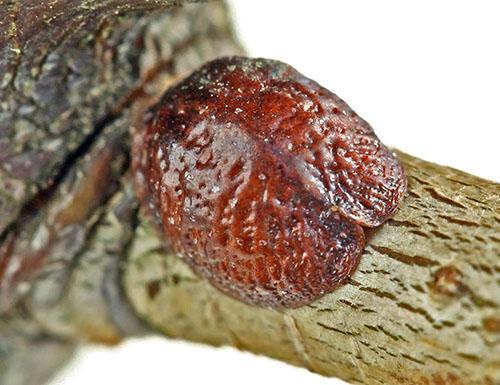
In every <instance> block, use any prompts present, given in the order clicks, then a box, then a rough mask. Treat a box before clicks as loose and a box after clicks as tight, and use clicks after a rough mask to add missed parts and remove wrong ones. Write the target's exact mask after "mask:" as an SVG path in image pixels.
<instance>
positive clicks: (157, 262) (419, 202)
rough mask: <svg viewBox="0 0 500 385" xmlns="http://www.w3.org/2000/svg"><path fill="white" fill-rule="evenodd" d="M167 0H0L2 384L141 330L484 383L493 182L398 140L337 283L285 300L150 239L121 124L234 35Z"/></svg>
mask: <svg viewBox="0 0 500 385" xmlns="http://www.w3.org/2000/svg"><path fill="white" fill-rule="evenodd" d="M173 3H174V1H170V0H158V1H148V0H127V1H125V0H105V1H95V0H90V1H81V0H55V1H51V2H50V5H51V7H49V2H47V1H38V0H37V1H35V0H23V1H20V0H18V1H2V0H0V384H8V385H12V384H16V385H17V384H30V385H32V384H36V383H42V382H43V381H45V380H46V379H47V378H48V377H49V376H50V375H51V373H52V372H53V370H55V369H57V368H58V367H59V366H60V365H62V364H63V363H64V361H65V360H66V359H67V358H68V357H69V356H70V355H71V353H72V351H73V349H74V348H75V346H76V344H78V343H83V342H87V341H92V342H99V343H105V344H115V343H118V342H119V341H121V340H122V339H123V338H126V337H128V336H131V335H141V334H145V333H151V332H153V331H154V330H156V331H160V332H161V333H163V334H165V335H167V336H172V337H176V338H186V339H190V340H195V341H200V342H204V343H210V344H214V345H221V344H230V345H233V346H236V347H237V348H240V349H247V350H250V351H254V352H257V353H261V354H266V355H268V356H271V357H276V358H279V359H282V360H285V361H287V362H290V363H292V364H295V365H301V366H305V367H307V368H309V369H311V370H313V371H316V372H318V373H322V374H325V375H329V376H337V377H340V378H343V379H345V380H347V381H350V382H353V383H363V384H436V385H441V384H454V385H456V384H464V385H465V384H467V385H468V384H487V385H491V384H494V385H495V384H500V309H499V306H500V197H499V190H500V188H499V187H500V186H499V185H498V184H495V183H493V182H488V181H484V180H481V179H478V178H476V177H473V176H470V175H467V174H464V173H461V172H459V171H456V170H452V169H449V168H446V167H442V166H437V165H434V164H431V163H427V162H424V161H421V160H418V159H416V158H413V157H411V156H408V155H404V154H402V153H401V154H399V156H400V157H401V159H402V160H403V162H404V163H405V165H406V169H407V171H408V174H409V177H410V180H409V183H410V186H409V195H408V197H407V198H406V199H405V201H404V203H403V205H402V206H401V208H400V209H399V211H398V212H397V214H396V215H395V216H394V218H393V219H391V220H390V221H389V222H388V223H387V224H385V225H384V226H382V227H381V228H380V229H376V230H374V231H371V232H370V234H368V235H369V236H368V239H369V242H368V246H367V248H366V251H365V254H364V256H363V258H362V262H361V264H360V266H359V268H358V270H357V272H356V274H355V275H354V276H353V278H352V280H351V281H350V283H349V284H348V285H346V286H344V287H342V288H340V289H339V290H337V291H335V292H334V293H331V294H329V295H327V296H325V297H323V298H322V299H321V300H319V301H317V302H315V303H313V304H311V305H309V306H305V307H302V308H300V309H296V310H290V311H282V312H280V311H271V310H266V309H260V308H256V307H251V306H247V305H244V304H241V303H238V302H236V301H235V300H232V299H230V298H227V297H225V296H223V295H222V294H220V293H219V292H217V291H216V290H214V289H213V288H211V287H210V286H209V285H208V284H206V283H205V282H203V281H201V280H200V279H199V278H197V277H196V276H194V275H193V274H192V273H191V271H190V270H189V269H188V268H187V266H186V265H184V264H183V263H182V262H181V261H180V260H179V259H177V258H176V257H174V256H173V255H171V254H170V253H169V252H168V250H165V248H164V245H163V242H162V240H161V238H160V237H159V236H158V234H157V233H156V232H155V231H154V230H153V228H152V226H151V224H150V223H149V221H148V220H147V219H145V218H144V217H143V216H142V215H141V214H140V212H139V207H138V203H137V200H136V198H135V193H134V191H133V189H132V186H131V178H130V175H129V158H128V153H129V135H128V130H129V129H130V126H131V125H132V126H133V125H134V122H135V121H136V119H137V116H139V115H140V113H141V111H143V110H144V108H145V107H146V106H147V105H148V104H149V103H150V102H151V101H153V100H155V99H156V98H157V97H158V95H160V94H161V93H162V92H163V91H164V90H165V88H166V87H168V86H169V85H170V84H172V83H173V82H175V81H177V80H178V79H179V78H181V77H183V76H184V75H186V74H187V73H189V72H190V71H191V70H192V69H194V68H195V67H197V66H198V65H200V64H201V63H203V62H204V61H206V60H210V59H212V58H214V57H216V56H222V55H227V54H234V53H241V52H242V50H241V48H240V46H239V45H238V43H237V41H236V40H235V38H234V36H233V33H232V30H231V26H230V23H229V19H228V16H227V11H226V8H225V7H224V5H223V4H220V3H217V2H210V3H208V4H198V5H189V6H185V7H179V8H172V9H170V10H169V11H164V10H160V9H163V8H169V7H170V6H171V5H172V4H173ZM146 11H154V12H152V13H147V12H146ZM40 354H43V356H44V360H43V361H42V360H37V359H36V357H37V355H38V356H39V355H40ZM27 367H30V368H32V369H31V370H30V371H27V370H19V368H27Z"/></svg>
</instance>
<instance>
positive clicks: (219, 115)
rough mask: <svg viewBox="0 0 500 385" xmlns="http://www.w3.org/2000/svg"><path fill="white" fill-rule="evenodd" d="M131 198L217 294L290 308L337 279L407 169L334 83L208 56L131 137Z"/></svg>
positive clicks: (385, 211) (396, 194) (400, 189)
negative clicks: (332, 88) (135, 196)
mask: <svg viewBox="0 0 500 385" xmlns="http://www.w3.org/2000/svg"><path fill="white" fill-rule="evenodd" d="M133 167H134V174H135V180H136V186H137V190H138V195H139V196H140V198H141V200H142V202H143V204H144V205H145V206H147V207H148V208H149V211H150V212H151V214H152V215H153V217H154V218H156V221H157V223H158V224H159V226H160V228H161V230H162V232H163V233H164V235H165V237H166V239H167V241H168V242H169V243H170V245H171V246H172V248H173V249H174V250H175V251H176V252H177V253H178V254H179V256H180V257H181V258H182V259H183V260H185V261H186V262H187V263H188V264H189V265H190V266H191V267H192V268H193V269H194V271H195V272H196V273H197V274H199V275H200V276H202V277H204V278H205V279H207V280H208V281H209V282H210V283H211V284H213V285H214V286H215V287H217V288H218V289H219V290H221V291H222V292H224V293H226V294H228V295H230V296H232V297H234V298H237V299H239V300H241V301H244V302H246V303H251V304H255V305H259V306H264V307H278V308H279V307H298V306H301V305H304V304H307V303H309V302H311V301H313V300H315V299H317V298H319V297H320V296H322V295H323V294H325V293H328V292H330V291H332V290H334V289H335V288H336V287H338V286H339V285H342V284H343V283H345V282H346V280H347V278H348V277H349V276H350V275H351V274H352V273H353V271H354V270H355V269H356V266H357V264H358V262H359V259H360V257H361V254H362V252H363V248H364V244H365V241H364V231H363V227H362V226H366V227H374V226H378V225H380V224H382V223H383V222H384V221H385V220H386V219H387V218H388V217H389V216H390V215H391V214H392V213H393V212H394V211H395V209H396V208H397V205H398V203H399V202H400V200H401V199H402V197H403V195H404V193H405V191H406V177H405V173H404V170H403V168H402V166H401V165H400V163H399V162H398V160H397V159H396V158H395V156H394V155H393V154H392V153H391V151H390V150H389V149H387V148H386V147H385V146H384V145H383V144H382V143H381V142H380V141H379V139H378V138H377V136H376V135H375V133H374V132H373V129H372V128H371V126H370V125H369V124H368V123H367V122H366V121H364V120H363V119H361V118H360V117H359V116H358V115H357V114H356V113H355V112H354V111H352V110H351V108H350V107H349V106H348V105H347V104H346V103H345V102H344V101H342V100H341V99H340V98H339V97H337V96H336V95H335V94H333V93H332V92H330V91H328V90H327V89H325V88H323V87H321V86H320V85H318V84H317V83H316V82H314V81H312V80H310V79H308V78H306V77H304V76H303V75H301V74H300V73H299V72H297V71H296V70H295V69H293V68H292V67H290V66H288V65H286V64H284V63H281V62H277V61H273V60H265V59H249V58H243V57H228V58H222V59H218V60H215V61H212V62H210V63H208V64H206V65H204V66H203V67H201V68H200V69H199V70H198V71H196V72H195V73H193V74H192V75H191V76H190V77H188V78H187V79H186V80H184V81H182V82H181V83H180V84H178V85H176V86H174V87H173V88H171V89H169V90H168V91H167V92H166V94H165V95H164V96H163V98H162V99H161V101H160V102H159V103H158V104H157V105H156V106H154V107H153V108H152V109H151V111H150V112H149V113H148V114H147V117H146V118H145V123H144V127H143V128H142V129H141V130H138V132H137V133H136V134H135V137H134V146H133Z"/></svg>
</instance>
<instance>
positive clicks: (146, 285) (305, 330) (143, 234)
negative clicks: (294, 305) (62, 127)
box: [123, 153, 500, 385]
mask: <svg viewBox="0 0 500 385" xmlns="http://www.w3.org/2000/svg"><path fill="white" fill-rule="evenodd" d="M398 154H399V157H400V158H401V159H402V161H403V162H404V165H405V167H406V170H407V172H408V175H409V192H408V195H407V197H406V198H405V200H404V202H403V203H402V205H401V207H400V208H399V210H398V211H397V213H396V214H395V216H394V217H393V218H392V219H391V220H389V221H388V223H386V224H385V225H383V226H382V227H381V228H380V229H378V230H375V231H373V232H372V234H371V235H370V237H369V242H368V245H367V247H366V251H365V253H364V256H363V258H362V261H361V264H360V266H359V268H358V270H357V272H356V273H355V274H354V276H353V277H352V281H351V282H350V283H349V284H347V285H345V286H343V287H341V288H340V289H338V290H336V291H335V292H333V293H331V294H328V295H326V296H325V297H323V298H322V299H321V300H319V301H316V302H315V303H312V304H310V305H309V306H305V307H303V308H300V309H296V310H288V311H274V310H265V309H260V308H256V307H251V306H247V305H244V304H242V303H239V302H237V301H235V300H233V299H230V298H227V297H226V296H224V295H222V294H220V293H219V292H217V291H216V290H214V289H213V288H211V287H210V286H209V285H208V284H207V283H205V282H204V281H201V280H200V279H198V278H197V277H195V276H194V275H193V274H192V273H191V272H190V270H189V269H188V268H187V267H186V266H185V265H184V264H183V263H182V262H181V261H180V260H179V259H178V258H176V257H174V256H172V255H169V254H168V253H166V252H165V250H164V249H163V248H162V242H161V241H160V240H159V238H158V237H157V235H156V232H155V231H154V230H153V229H152V228H151V227H150V225H149V224H148V222H147V221H144V220H143V221H142V223H141V225H140V226H139V227H138V228H137V230H136V231H137V233H136V237H135V239H134V242H133V245H132V247H131V249H130V254H129V259H128V261H127V263H126V264H125V265H124V276H123V279H124V284H125V288H126V291H127V295H128V296H129V298H130V300H131V302H132V304H133V306H134V307H135V308H136V309H137V311H138V312H139V314H140V315H141V317H142V318H143V319H144V320H146V321H147V322H149V323H151V324H152V325H154V326H155V328H157V330H158V331H160V332H161V333H164V334H165V335H167V336H171V337H175V338H183V339H189V340H194V341H200V342H204V343H209V344H214V345H221V344H229V345H233V346H236V347H237V348H240V349H244V350H250V351H253V352H257V353H260V354H265V355H268V356H271V357H276V358H278V359H281V360H285V361H288V362H291V363H293V364H295V365H300V366H305V367H307V368H309V369H310V370H312V371H315V372H319V373H322V374H325V375H328V376H336V377H340V378H342V379H344V380H346V381H349V382H352V383H360V384H464V385H472V384H485V385H489V384H495V385H496V384H500V307H499V306H500V194H499V193H500V185H498V184H496V183H493V182H489V181H486V180H482V179H479V178H476V177H474V176H472V175H468V174H465V173H463V172H460V171H457V170H454V169H451V168H447V167H442V166H439V165H436V164H432V163H428V162H425V161H422V160H419V159H417V158H414V157H411V156H409V155H406V154H403V153H398Z"/></svg>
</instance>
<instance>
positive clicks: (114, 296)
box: [0, 0, 242, 385]
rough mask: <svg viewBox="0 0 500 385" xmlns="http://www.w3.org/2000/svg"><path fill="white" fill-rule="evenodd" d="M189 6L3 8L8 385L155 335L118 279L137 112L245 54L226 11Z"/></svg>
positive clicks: (1, 235) (23, 3) (2, 346)
mask: <svg viewBox="0 0 500 385" xmlns="http://www.w3.org/2000/svg"><path fill="white" fill-rule="evenodd" d="M180 3H181V1H174V0H157V1H156V0H155V1H149V0H102V1H101V0H89V1H83V0H51V1H46V0H16V1H3V0H0V384H2V385H4V384H8V385H20V384H23V385H24V384H26V385H35V384H38V383H43V382H45V381H46V379H47V378H48V377H49V376H50V375H51V374H52V373H53V371H54V370H56V369H57V368H58V367H59V366H60V365H62V364H63V363H64V362H65V361H66V360H67V359H68V357H70V356H71V353H72V352H73V350H74V347H75V345H76V344H77V343H78V342H82V341H94V342H102V343H108V344H112V343H117V342H118V341H120V340H121V339H122V338H124V337H125V336H129V335H137V334H140V333H144V332H145V331H148V330H149V328H148V326H147V325H145V324H142V323H141V322H140V320H138V319H137V317H136V315H135V313H134V311H133V309H132V308H131V307H130V305H129V304H128V303H127V302H126V301H125V300H124V298H123V295H122V292H123V291H122V288H121V285H120V282H119V274H118V271H119V265H120V263H122V259H123V258H122V256H124V255H125V250H126V249H127V247H128V245H129V244H130V242H131V240H132V237H133V236H134V228H135V226H136V225H137V202H136V200H135V195H134V193H133V191H132V190H131V189H130V185H129V184H128V182H127V181H128V163H129V155H128V154H129V134H128V130H129V128H130V125H131V122H132V121H133V117H132V116H133V115H134V111H136V110H137V109H142V108H143V107H144V105H145V104H146V103H148V102H149V101H150V99H154V98H155V97H156V96H158V95H159V94H161V93H162V92H163V91H164V89H165V87H167V86H168V85H169V84H171V83H172V82H174V81H176V80H177V79H179V77H182V76H184V75H186V74H187V73H189V72H190V71H192V70H193V69H195V68H196V67H198V66H199V65H201V64H202V63H204V62H205V61H208V60H211V59H213V58H215V57H217V56H223V55H230V54H236V53H241V52H242V50H241V48H240V46H239V44H238V43H237V41H236V39H235V38H234V35H233V32H232V28H231V25H230V22H229V16H228V12H227V9H226V7H225V6H224V4H223V3H220V2H211V3H209V4H193V5H187V4H186V5H184V6H179V5H180ZM186 3H187V1H186ZM174 4H175V5H178V6H176V7H173V5H174ZM146 11H147V12H146ZM40 357H43V360H42V359H40Z"/></svg>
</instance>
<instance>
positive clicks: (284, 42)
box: [52, 0, 500, 385]
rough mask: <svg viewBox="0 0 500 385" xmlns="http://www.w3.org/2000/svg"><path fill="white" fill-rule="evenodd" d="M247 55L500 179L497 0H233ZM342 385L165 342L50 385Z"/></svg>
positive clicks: (102, 352) (121, 353)
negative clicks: (289, 68)
mask: <svg viewBox="0 0 500 385" xmlns="http://www.w3.org/2000/svg"><path fill="white" fill-rule="evenodd" d="M231 4H232V6H233V10H234V13H235V18H236V22H237V28H238V32H239V35H240V37H241V38H242V40H243V41H244V42H245V43H246V46H247V48H248V50H249V53H250V55H252V56H263V57H269V58H275V59H280V60H283V61H285V62H288V63H289V64H291V65H293V66H295V67H296V68H297V69H298V70H299V71H301V72H302V73H304V74H305V75H306V76H308V77H310V78H313V79H315V80H317V81H318V82H319V83H320V84H322V85H324V86H326V87H327V88H329V89H331V90H332V91H334V92H335V93H337V94H338V95H339V96H340V97H342V98H343V99H344V100H346V101H347V102H348V103H349V104H350V105H351V107H352V108H354V109H355V110H356V111H357V112H358V113H359V114H360V115H361V116H362V117H364V118H365V119H366V120H368V121H369V122H370V123H371V125H372V126H373V127H374V129H375V131H376V133H377V134H378V136H379V137H380V138H381V139H382V140H383V141H384V142H385V143H386V144H387V145H390V146H394V147H397V148H400V149H401V150H404V151H406V152H408V153H411V154H413V155H417V156H419V157H422V158H425V159H427V160H431V161H434V162H438V163H441V164H446V165H450V166H453V167H456V168H460V169H463V170H465V171H468V172H471V173H474V174H476V175H479V176H482V177H484V178H488V179H492V180H496V181H500V155H499V151H500V150H499V146H500V143H499V139H500V134H499V130H500V6H498V5H497V4H499V3H498V2H496V1H494V0H492V1H478V0H475V1H457V0H453V1H444V0H440V1H435V0H425V1H424V0H419V1H412V2H409V1H400V0H394V1H388V0H377V1H373V0H363V1H361V0H354V1H353V0H344V1H337V0H334V1H331V0H328V1H327V0H322V1H319V0H300V1H291V0H259V1H257V0H252V1H250V0H236V1H233V2H232V3H231ZM179 382H182V383H187V384H191V383H208V384H212V383H213V384H215V383H217V384H218V385H226V384H231V385H233V384H238V385H245V384H249V385H250V384H251V385H254V384H271V383H286V384H287V385H298V384H308V385H315V384H318V385H320V384H329V385H338V384H343V383H342V382H341V381H337V380H332V379H326V378H322V377H320V376H317V375H315V374H312V373H309V372H307V371H306V370H304V369H298V368H294V367H292V366H288V365H285V364H282V363H280V362H277V361H273V360H270V359H267V358H264V357H256V356H253V355H251V354H248V353H240V352H237V351H235V350H233V349H229V348H224V349H214V348H209V347H203V346H199V345H194V344H188V343H183V342H176V341H166V340H164V339H161V338H159V337H157V338H148V339H142V340H135V341H132V342H127V343H125V344H122V345H121V346H119V347H118V348H114V349H108V348H95V349H94V348H86V349H85V350H83V351H82V352H81V353H80V354H79V356H78V359H77V360H75V361H74V362H73V363H72V365H70V366H69V367H68V368H67V369H66V370H65V371H64V372H63V373H61V374H60V375H59V376H58V377H57V378H56V379H55V380H54V382H53V383H52V385H56V384H57V385H61V384H65V385H66V384H71V385H80V384H82V385H83V384H85V385H87V384H121V385H129V384H130V385H131V384H134V385H136V384H173V383H179Z"/></svg>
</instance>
